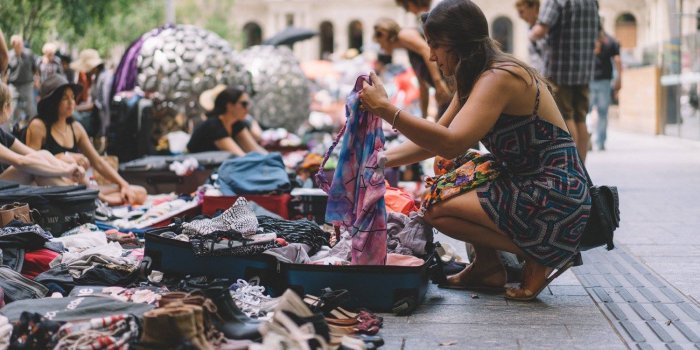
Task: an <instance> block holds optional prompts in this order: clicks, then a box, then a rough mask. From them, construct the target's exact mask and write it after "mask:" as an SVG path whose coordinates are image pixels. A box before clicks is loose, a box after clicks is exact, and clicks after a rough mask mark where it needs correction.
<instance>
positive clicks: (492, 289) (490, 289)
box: [438, 264, 505, 293]
mask: <svg viewBox="0 0 700 350" xmlns="http://www.w3.org/2000/svg"><path fill="white" fill-rule="evenodd" d="M471 266H472V265H471V264H470V265H467V266H465V267H464V270H462V271H465V270H466V269H471V268H472V267H471ZM501 271H503V267H498V268H493V269H488V270H487V271H483V272H481V273H479V274H475V275H473V276H471V277H472V278H474V279H476V280H480V279H481V278H483V277H485V276H490V275H492V274H494V273H498V272H501ZM453 276H454V275H453ZM448 277H451V276H448ZM438 288H444V289H457V290H470V291H474V292H482V293H503V292H504V291H505V286H503V285H501V286H497V285H488V284H483V283H460V284H455V283H450V282H449V281H445V283H443V284H438Z"/></svg>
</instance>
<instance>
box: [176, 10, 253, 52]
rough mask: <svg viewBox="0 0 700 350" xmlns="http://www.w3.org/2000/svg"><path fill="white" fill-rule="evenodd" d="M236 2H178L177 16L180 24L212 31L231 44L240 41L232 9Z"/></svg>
mask: <svg viewBox="0 0 700 350" xmlns="http://www.w3.org/2000/svg"><path fill="white" fill-rule="evenodd" d="M234 3H235V0H178V1H177V7H176V9H175V14H176V17H177V22H178V23H186V24H193V25H196V26H200V27H202V28H204V29H207V30H210V31H212V32H214V33H216V34H217V35H219V36H220V37H222V38H223V39H224V40H226V41H228V42H229V43H232V44H233V43H236V42H238V41H239V40H240V35H239V34H240V33H239V31H238V30H237V29H236V22H235V19H234V18H233V17H232V16H231V9H232V8H233V5H234Z"/></svg>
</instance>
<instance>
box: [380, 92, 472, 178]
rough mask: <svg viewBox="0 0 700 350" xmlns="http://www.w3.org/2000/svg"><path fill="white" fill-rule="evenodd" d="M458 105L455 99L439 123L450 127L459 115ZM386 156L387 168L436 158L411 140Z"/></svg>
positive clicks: (389, 150)
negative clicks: (457, 114)
mask: <svg viewBox="0 0 700 350" xmlns="http://www.w3.org/2000/svg"><path fill="white" fill-rule="evenodd" d="M458 105H459V104H458V103H457V98H456V97H455V98H453V99H452V102H451V103H450V106H449V107H448V108H447V110H445V114H443V115H442V116H441V118H440V120H438V122H437V123H438V124H440V125H443V126H449V125H450V123H451V122H452V119H454V117H455V114H456V113H457V108H458ZM385 155H386V159H387V162H386V166H387V167H397V166H401V165H408V164H413V163H416V162H420V161H422V160H425V159H428V158H431V157H434V156H435V154H433V153H431V152H430V151H428V150H426V149H423V148H421V147H420V146H418V145H416V144H415V143H413V141H411V140H408V141H406V142H403V143H401V144H399V145H398V146H395V147H392V148H390V149H388V150H387V151H386V152H385Z"/></svg>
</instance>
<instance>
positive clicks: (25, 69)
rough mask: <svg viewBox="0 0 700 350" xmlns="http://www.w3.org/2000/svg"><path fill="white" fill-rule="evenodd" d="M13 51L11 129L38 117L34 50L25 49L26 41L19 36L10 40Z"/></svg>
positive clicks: (10, 65)
mask: <svg viewBox="0 0 700 350" xmlns="http://www.w3.org/2000/svg"><path fill="white" fill-rule="evenodd" d="M10 44H11V45H12V49H13V50H12V51H11V52H10V61H9V72H10V77H9V79H8V81H9V82H10V85H12V87H13V88H14V97H15V101H16V102H15V106H14V112H13V114H12V120H11V121H10V126H9V127H10V128H14V127H15V126H16V125H17V124H22V125H20V126H19V127H20V128H21V127H23V126H24V125H23V124H24V123H25V122H26V121H27V120H29V119H30V118H33V117H35V116H36V102H35V100H34V74H35V73H36V72H37V66H36V59H35V58H34V54H33V53H32V50H30V49H29V48H25V47H24V40H22V37H21V36H19V35H13V36H12V37H11V38H10ZM22 112H24V115H22Z"/></svg>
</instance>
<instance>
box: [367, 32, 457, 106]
mask: <svg viewBox="0 0 700 350" xmlns="http://www.w3.org/2000/svg"><path fill="white" fill-rule="evenodd" d="M374 41H376V42H377V43H378V44H379V46H381V48H382V50H383V51H384V52H385V53H386V54H387V55H391V54H392V52H393V51H394V50H395V49H406V51H408V59H409V61H410V62H411V67H412V68H413V71H414V72H415V73H416V77H417V78H418V83H419V85H420V109H421V113H422V117H423V118H427V117H428V101H429V99H430V93H429V88H430V87H433V88H435V100H437V103H438V114H437V118H435V119H440V116H441V115H442V114H443V113H444V111H445V110H446V109H447V106H449V104H450V100H451V99H452V92H451V91H450V89H449V87H448V85H447V83H446V82H445V80H444V79H443V77H442V76H441V75H440V70H439V69H438V66H437V64H435V62H432V61H431V60H430V47H428V44H427V43H426V42H425V39H424V38H423V35H422V34H421V33H420V32H419V31H418V30H417V29H415V28H404V29H401V27H400V26H399V24H398V23H396V21H394V20H393V19H390V18H380V19H379V20H377V22H376V23H375V24H374Z"/></svg>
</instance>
